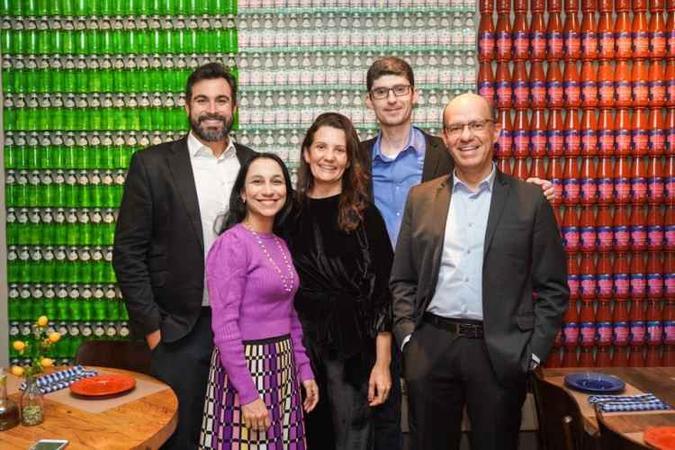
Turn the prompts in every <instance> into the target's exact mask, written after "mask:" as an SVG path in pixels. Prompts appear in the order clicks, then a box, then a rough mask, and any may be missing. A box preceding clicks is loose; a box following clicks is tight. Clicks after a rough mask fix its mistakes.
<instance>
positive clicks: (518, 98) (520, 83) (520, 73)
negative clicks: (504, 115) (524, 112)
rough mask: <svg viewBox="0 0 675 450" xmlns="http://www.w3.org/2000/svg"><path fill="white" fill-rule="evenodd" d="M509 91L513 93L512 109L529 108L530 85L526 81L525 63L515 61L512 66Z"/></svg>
mask: <svg viewBox="0 0 675 450" xmlns="http://www.w3.org/2000/svg"><path fill="white" fill-rule="evenodd" d="M511 90H512V91H513V107H514V108H516V109H527V108H529V106H530V84H529V81H528V76H527V67H526V64H525V61H516V62H515V63H514V65H513V76H512V77H511Z"/></svg>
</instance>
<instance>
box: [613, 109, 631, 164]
mask: <svg viewBox="0 0 675 450" xmlns="http://www.w3.org/2000/svg"><path fill="white" fill-rule="evenodd" d="M614 154H615V155H618V156H628V155H630V154H631V121H630V110H628V109H619V110H617V111H616V117H615V118H614Z"/></svg>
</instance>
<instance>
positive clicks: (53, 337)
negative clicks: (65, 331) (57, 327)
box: [49, 331, 61, 344]
mask: <svg viewBox="0 0 675 450" xmlns="http://www.w3.org/2000/svg"><path fill="white" fill-rule="evenodd" d="M60 339H61V334H59V333H57V332H56V331H55V332H53V333H49V342H51V343H52V344H54V343H56V342H59V340H60Z"/></svg>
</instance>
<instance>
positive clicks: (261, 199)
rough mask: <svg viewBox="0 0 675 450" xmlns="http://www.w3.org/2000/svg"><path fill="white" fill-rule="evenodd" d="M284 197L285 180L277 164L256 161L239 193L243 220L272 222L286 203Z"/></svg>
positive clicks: (267, 160) (273, 161)
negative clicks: (243, 212) (244, 217)
mask: <svg viewBox="0 0 675 450" xmlns="http://www.w3.org/2000/svg"><path fill="white" fill-rule="evenodd" d="M286 195H287V192H286V180H285V178H284V172H283V170H282V169H281V167H280V166H279V164H278V163H277V162H276V161H275V160H273V159H270V158H258V159H256V160H255V161H253V162H252V163H251V165H250V166H249V168H248V172H247V173H246V179H245V181H244V188H243V189H242V191H241V199H242V200H243V201H244V203H245V204H246V219H245V220H247V221H249V222H251V221H260V220H263V221H269V220H270V219H272V220H273V219H274V217H275V216H276V214H277V213H278V212H279V211H280V210H281V208H283V206H284V204H285V203H286Z"/></svg>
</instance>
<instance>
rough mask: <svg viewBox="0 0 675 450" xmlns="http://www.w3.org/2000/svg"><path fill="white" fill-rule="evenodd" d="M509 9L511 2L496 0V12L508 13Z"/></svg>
mask: <svg viewBox="0 0 675 450" xmlns="http://www.w3.org/2000/svg"><path fill="white" fill-rule="evenodd" d="M510 11H511V2H510V1H509V0H497V13H499V14H508V13H509V12H510Z"/></svg>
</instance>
